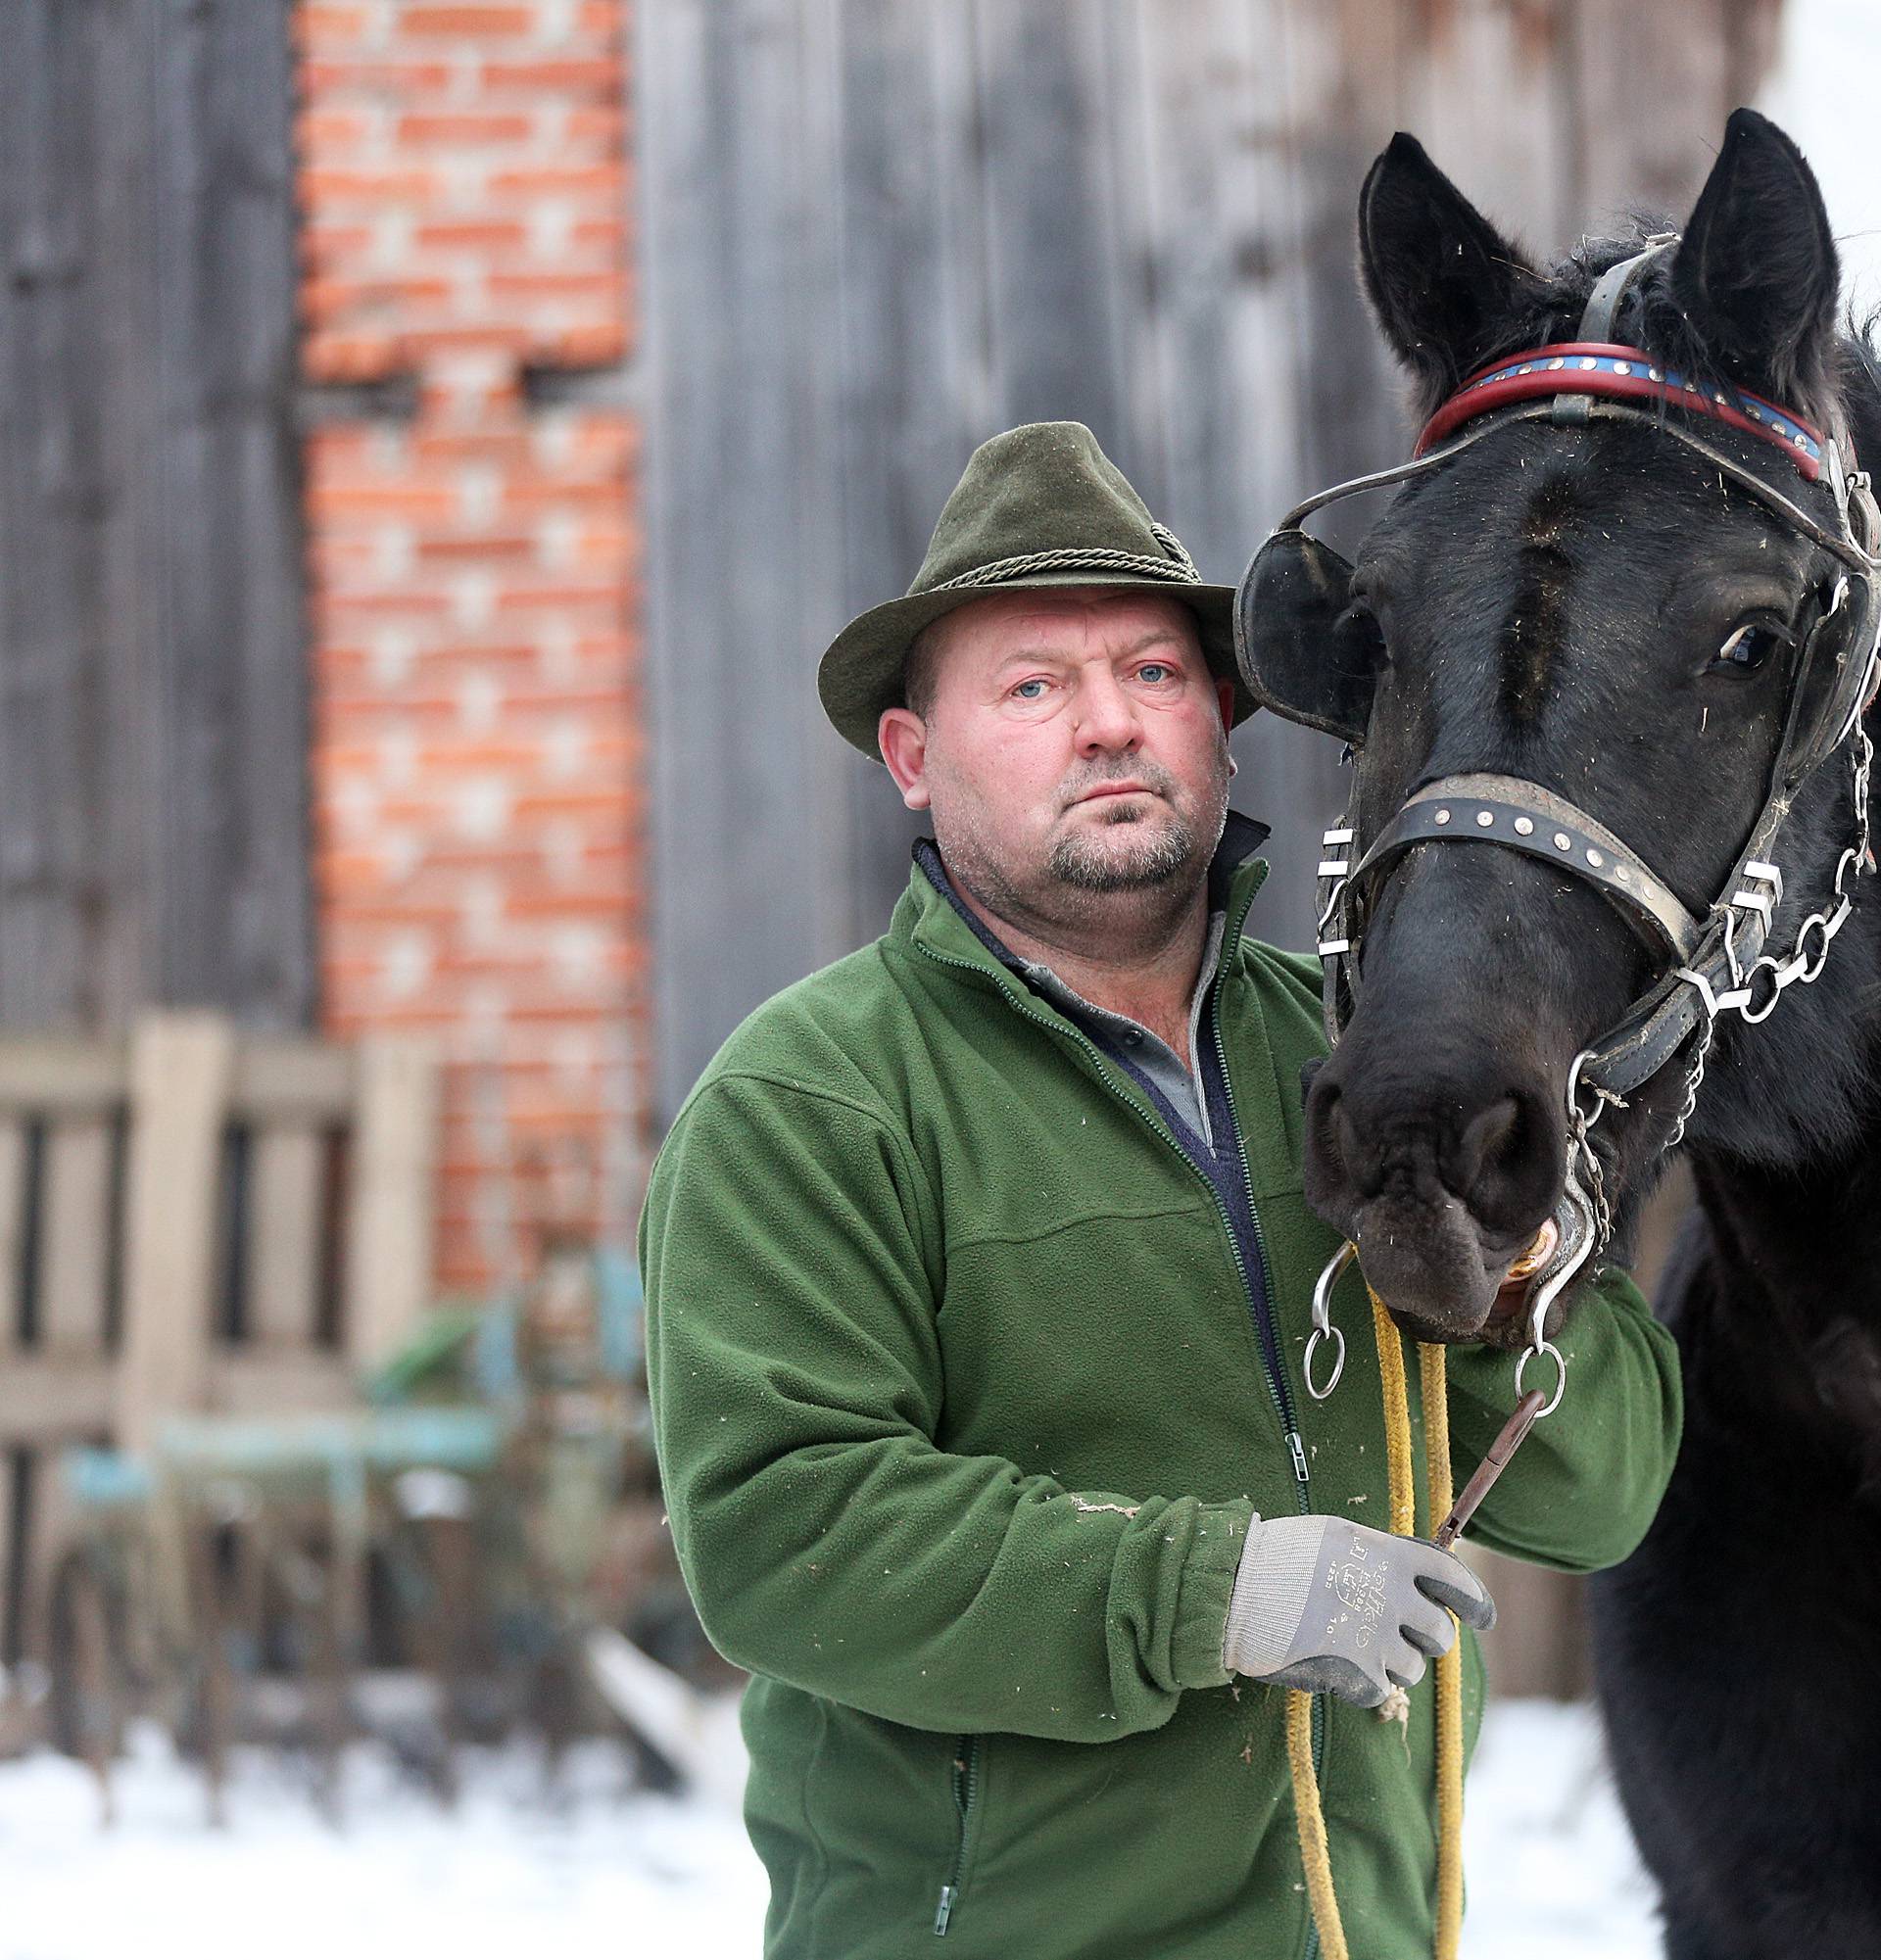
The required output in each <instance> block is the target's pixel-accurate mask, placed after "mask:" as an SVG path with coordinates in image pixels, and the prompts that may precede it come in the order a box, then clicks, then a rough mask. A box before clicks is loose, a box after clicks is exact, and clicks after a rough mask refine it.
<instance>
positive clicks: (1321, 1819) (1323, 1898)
mask: <svg viewBox="0 0 1881 1960" xmlns="http://www.w3.org/2000/svg"><path fill="white" fill-rule="evenodd" d="M1286 1760H1287V1765H1288V1767H1289V1768H1290V1769H1291V1770H1292V1772H1293V1817H1294V1821H1295V1823H1296V1824H1297V1825H1298V1826H1299V1833H1300V1863H1301V1864H1302V1865H1303V1866H1304V1867H1305V1870H1306V1900H1307V1903H1308V1904H1309V1905H1310V1906H1311V1907H1312V1908H1313V1924H1314V1925H1315V1926H1317V1927H1318V1928H1319V1930H1320V1951H1321V1953H1322V1954H1323V1955H1324V1956H1325V1960H1350V1955H1349V1954H1348V1952H1347V1950H1346V1944H1345V1927H1344V1926H1343V1925H1342V1924H1341V1922H1340V1919H1339V1901H1338V1898H1337V1896H1336V1895H1335V1894H1334V1892H1333V1890H1332V1853H1331V1851H1330V1850H1329V1849H1328V1848H1327V1846H1326V1813H1325V1812H1324V1811H1323V1810H1322V1809H1321V1808H1320V1779H1319V1777H1318V1776H1317V1775H1315V1773H1314V1770H1313V1697H1312V1696H1310V1695H1309V1694H1307V1693H1306V1692H1305V1690H1304V1689H1300V1688H1289V1689H1288V1690H1287V1691H1286Z"/></svg>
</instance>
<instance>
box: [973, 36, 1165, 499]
mask: <svg viewBox="0 0 1881 1960" xmlns="http://www.w3.org/2000/svg"><path fill="white" fill-rule="evenodd" d="M973 20H974V34H975V39H976V43H977V47H978V63H979V72H980V114H981V119H982V124H983V127H984V130H985V143H986V149H985V159H986V161H985V165H984V171H985V185H986V191H985V195H986V201H987V252H988V263H989V279H990V284H991V293H992V318H993V347H994V357H995V370H994V371H995V387H996V391H997V392H996V397H995V402H994V410H993V412H994V417H995V420H996V422H997V424H998V426H1000V427H1007V426H1010V425H1012V424H1014V423H1018V422H1032V421H1045V420H1060V419H1064V418H1070V419H1072V420H1075V421H1080V422H1084V423H1085V424H1087V425H1088V426H1089V427H1090V429H1091V430H1092V431H1093V432H1094V433H1095V434H1096V436H1097V439H1098V441H1099V442H1100V443H1102V444H1103V445H1104V448H1105V450H1106V451H1107V452H1108V453H1109V454H1111V455H1112V457H1113V458H1114V459H1115V461H1116V462H1117V464H1118V465H1119V467H1120V468H1122V470H1123V471H1124V473H1125V475H1127V476H1129V477H1131V478H1132V479H1133V480H1135V479H1136V478H1138V477H1139V476H1144V474H1145V466H1146V465H1147V467H1148V470H1149V471H1150V472H1151V473H1150V474H1149V475H1148V476H1147V477H1146V478H1145V481H1144V482H1142V483H1140V484H1139V485H1138V487H1139V488H1140V489H1142V490H1144V492H1145V495H1146V496H1154V495H1155V494H1156V493H1157V492H1159V491H1160V490H1161V489H1162V488H1163V486H1162V484H1161V483H1160V482H1159V481H1157V480H1156V478H1157V477H1159V476H1160V470H1158V469H1157V468H1156V459H1155V458H1154V457H1150V456H1138V455H1135V454H1132V448H1131V444H1130V441H1129V435H1130V427H1129V423H1128V420H1127V418H1126V416H1125V413H1124V406H1123V374H1122V350H1121V347H1120V344H1119V342H1120V322H1119V312H1118V293H1119V285H1120V281H1121V277H1122V270H1121V267H1120V265H1119V263H1118V257H1117V236H1116V227H1115V224H1114V223H1113V221H1112V213H1113V209H1114V198H1115V187H1114V184H1113V181H1112V175H1111V168H1110V159H1109V155H1108V141H1107V136H1106V128H1105V123H1106V116H1107V110H1108V105H1107V104H1106V103H1105V101H1104V99H1103V73H1104V68H1103V38H1102V37H1103V21H1102V15H1101V10H1099V9H1097V8H1095V7H1064V6H1061V5H1058V4H1056V0H978V4H977V5H976V6H975V8H974V10H973ZM988 433H990V431H989V432H988Z"/></svg>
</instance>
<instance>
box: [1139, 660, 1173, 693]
mask: <svg viewBox="0 0 1881 1960" xmlns="http://www.w3.org/2000/svg"><path fill="white" fill-rule="evenodd" d="M1175 672H1176V669H1175V668H1174V667H1172V666H1171V665H1170V664H1169V662H1168V661H1167V660H1151V661H1150V662H1149V663H1148V664H1147V665H1146V666H1142V667H1138V668H1137V669H1136V678H1137V679H1138V680H1139V681H1147V682H1149V684H1150V685H1151V686H1152V687H1154V686H1155V684H1156V683H1157V682H1158V681H1167V680H1168V679H1169V678H1170V677H1171V676H1172V675H1173V674H1174V673H1175Z"/></svg>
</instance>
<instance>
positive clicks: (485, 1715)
mask: <svg viewBox="0 0 1881 1960" xmlns="http://www.w3.org/2000/svg"><path fill="white" fill-rule="evenodd" d="M564 1182H565V1180H564ZM537 1209H538V1215H537V1217H536V1219H535V1220H534V1227H533V1237H534V1240H535V1248H534V1255H533V1260H532V1269H531V1272H530V1275H529V1277H528V1278H527V1279H526V1280H525V1281H524V1282H523V1283H522V1284H521V1285H520V1286H518V1287H516V1288H514V1289H512V1290H511V1291H509V1292H508V1293H506V1294H505V1295H503V1296H501V1297H499V1298H498V1299H496V1300H495V1301H493V1302H491V1303H489V1304H487V1305H484V1306H480V1307H471V1308H462V1309H458V1310H455V1311H445V1312H440V1313H438V1314H436V1315H433V1316H432V1317H431V1318H429V1319H428V1320H427V1321H425V1322H424V1323H423V1324H422V1326H421V1327H420V1328H419V1329H418V1331H417V1332H416V1334H415V1335H414V1336H413V1337H412V1338H411V1340H410V1342H409V1343H408V1344H407V1345H406V1346H405V1347H404V1348H403V1349H402V1350H401V1352H400V1353H399V1354H397V1355H396V1356H395V1357H394V1358H393V1359H392V1360H391V1361H390V1362H388V1363H386V1364H385V1365H384V1366H382V1367H381V1368H380V1369H378V1370H377V1372H376V1373H375V1374H374V1375H373V1376H372V1378H371V1379H370V1380H369V1381H368V1382H366V1383H365V1384H364V1385H363V1386H364V1395H363V1398H362V1401H363V1406H362V1407H360V1408H358V1409H356V1410H350V1411H343V1412H337V1413H320V1414H293V1415H278V1416H272V1417H266V1418H264V1417H257V1416H205V1415H193V1416H188V1417H176V1418H171V1419H169V1420H167V1421H164V1422H162V1423H160V1424H158V1425H157V1426H156V1427H155V1429H154V1431H153V1433H152V1436H151V1439H150V1441H149V1443H148V1445H147V1447H146V1448H145V1449H144V1450H142V1451H141V1452H138V1453H136V1454H130V1453H126V1452H121V1451H116V1450H101V1449H95V1448H76V1449H72V1450H69V1451H68V1452H67V1453H66V1454H65V1457H64V1458H63V1462H62V1470H63V1474H64V1479H65V1506H64V1508H65V1511H66V1515H67V1517H68V1519H69V1527H68V1532H67V1536H66V1543H65V1549H64V1551H63V1552H62V1554H61V1555H60V1557H59V1559H58V1562H57V1564H56V1566H55V1569H54V1572H53V1577H52V1586H51V1597H50V1609H51V1615H52V1624H51V1635H52V1638H51V1641H50V1643H49V1662H50V1670H51V1679H50V1691H49V1697H48V1704H49V1714H50V1719H51V1727H52V1733H53V1739H54V1741H55V1743H56V1744H57V1745H59V1746H60V1747H62V1748H64V1749H66V1750H68V1751H69V1752H71V1753H72V1754H73V1755H76V1756H78V1757H80V1758H82V1759H83V1760H85V1761H86V1762H87V1763H89V1764H90V1765H91V1767H92V1768H93V1770H94V1772H95V1774H96V1776H97V1778H98V1782H99V1787H100V1792H101V1796H102V1801H103V1805H104V1810H105V1815H106V1816H107V1818H109V1817H110V1815H111V1809H112V1782H111V1766H112V1763H113V1761H114V1759H115V1758H116V1757H117V1756H118V1754H119V1753H120V1752H121V1747H122V1745H123V1742H124V1737H125V1732H126V1729H127V1727H128V1725H129V1724H130V1723H131V1722H132V1721H133V1720H136V1719H155V1720H156V1721H158V1722H159V1723H160V1724H162V1725H163V1726H164V1727H166V1728H167V1729H168V1730H169V1733H170V1735H171V1736H172V1738H173V1739H174V1741H175V1743H176V1745H177V1746H178V1747H179V1748H180V1749H182V1750H184V1751H185V1752H187V1753H188V1754H189V1755H191V1756H193V1757H194V1758H196V1759H197V1760H199V1761H200V1763H201V1765H202V1767H203V1770H204V1774H205V1778H206V1781H207V1786H208V1793H209V1806H210V1812H211V1815H212V1817H216V1818H219V1816H220V1814H221V1807H222V1802H223V1790H224V1783H225V1777H226V1769H227V1760H228V1753H229V1750H230V1748H231V1747H232V1746H233V1745H235V1744H236V1743H238V1742H243V1741H272V1742H275V1743H277V1744H282V1745H291V1746H294V1747H296V1748H298V1749H300V1750H302V1751H304V1752H305V1755H306V1757H307V1760H308V1761H309V1763H310V1765H311V1767H312V1772H313V1783H314V1792H315V1794H316V1796H317V1798H318V1800H319V1801H320V1803H321V1805H322V1807H323V1808H325V1809H326V1810H328V1811H329V1812H330V1813H337V1812H338V1810H339V1808H340V1804H341V1794H342V1792H341V1767H342V1762H343V1756H344V1748H345V1745H346V1744H347V1743H348V1742H349V1741H351V1740H353V1739H354V1738H355V1737H357V1736H360V1735H362V1734H372V1735H376V1736H378V1737H380V1738H381V1739H382V1740H384V1741H385V1742H387V1743H388V1744H390V1745H392V1746H393V1747H395V1748H396V1749H397V1750H398V1751H399V1752H400V1753H401V1754H402V1755H403V1756H404V1757H405V1758H406V1759H407V1760H408V1761H409V1762H410V1764H411V1765H412V1766H413V1768H414V1769H417V1770H419V1771H421V1772H422V1773H423V1774H424V1775H426V1776H427V1777H428V1778H429V1779H430V1780H431V1781H432V1782H433V1783H434V1785H435V1787H436V1788H437V1790H438V1791H439V1793H440V1794H441V1795H443V1796H444V1797H445V1798H446V1799H447V1800H449V1799H450V1798H451V1797H453V1796H454V1795H455V1793H456V1790H457V1783H458V1751H459V1749H460V1747H461V1745H463V1744H465V1743H466V1742H472V1741H492V1740H495V1739H497V1738H499V1737H501V1736H504V1735H508V1734H514V1733H516V1732H518V1731H523V1732H526V1733H528V1734H530V1735H532V1736H535V1737H537V1738H538V1739H539V1740H540V1742H541V1745H542V1747H543V1751H544V1763H545V1773H546V1776H547V1777H548V1778H549V1779H550V1781H551V1782H553V1777H554V1773H555V1767H556V1764H557V1762H558V1760H559V1757H560V1754H561V1751H562V1749H563V1747H564V1746H565V1745H566V1744H567V1743H568V1742H569V1741H570V1740H571V1739H573V1738H574V1737H575V1736H577V1735H579V1734H583V1733H587V1732H591V1731H593V1730H594V1729H595V1728H596V1727H598V1726H606V1725H607V1724H609V1723H610V1722H612V1721H615V1720H618V1721H620V1722H622V1723H623V1724H624V1725H625V1730H626V1734H627V1736H628V1738H629V1739H630V1742H631V1745H632V1746H633V1747H634V1748H635V1750H636V1751H637V1753H638V1755H639V1757H640V1763H641V1768H642V1771H643V1774H645V1775H647V1776H649V1777H650V1778H651V1780H653V1781H670V1780H672V1779H673V1778H675V1777H684V1778H687V1779H688V1780H699V1779H701V1778H702V1779H703V1780H705V1781H707V1782H710V1781H712V1780H713V1778H714V1768H713V1757H714V1755H715V1753H716V1751H715V1750H714V1749H713V1748H712V1747H711V1745H710V1744H709V1742H708V1741H707V1738H708V1737H709V1734H710V1732H711V1728H712V1724H711V1722H710V1719H709V1713H708V1711H709V1710H710V1709H711V1708H712V1707H713V1706H714V1705H716V1704H715V1701H714V1700H713V1698H711V1697H702V1696H701V1695H700V1694H699V1684H705V1683H710V1684H715V1685H721V1686H722V1685H725V1684H727V1683H728V1682H729V1681H730V1679H731V1676H730V1675H729V1672H728V1671H727V1670H726V1669H724V1667H723V1665H722V1663H719V1662H717V1660H716V1657H715V1656H713V1655H712V1654H711V1651H710V1649H709V1648H708V1647H707V1646H706V1644H705V1642H704V1640H703V1636H702V1635H701V1634H700V1633H699V1628H698V1624H697V1621H696V1620H695V1619H694V1618H693V1615H692V1612H691V1608H690V1606H689V1604H688V1603H687V1601H686V1597H685V1592H684V1588H683V1586H682V1585H681V1583H680V1581H679V1576H678V1571H677V1567H676V1564H675V1562H674V1560H673V1556H672V1553H671V1547H670V1541H669V1539H668V1537H667V1534H666V1532H665V1529H664V1520H663V1517H662V1513H661V1506H660V1502H659V1497H658V1490H657V1483H656V1479H655V1473H654V1466H653V1462H652V1455H651V1443H650V1439H649V1425H648V1414H647V1408H646V1398H645V1391H644V1388H643V1386H642V1379H641V1320H640V1311H641V1297H640V1288H639V1281H638V1275H637V1274H636V1273H635V1271H634V1269H633V1267H632V1266H631V1265H630V1264H629V1263H628V1262H627V1261H626V1260H624V1259H623V1258H622V1257H621V1256H620V1255H619V1254H617V1253H615V1252H612V1251H611V1250H609V1249H607V1248H605V1247H603V1246H602V1245H600V1244H598V1243H596V1242H595V1240H594V1239H593V1237H592V1236H591V1235H590V1234H589V1233H588V1231H587V1230H586V1228H585V1227H584V1226H583V1224H582V1223H581V1222H580V1219H581V1214H582V1209H583V1208H582V1207H581V1206H579V1205H576V1204H571V1203H568V1202H567V1201H566V1193H565V1191H564V1192H562V1193H560V1194H559V1195H558V1194H557V1192H556V1190H555V1179H554V1178H546V1179H545V1180H544V1196H543V1197H542V1199H541V1200H540V1202H539V1205H538V1208H537Z"/></svg>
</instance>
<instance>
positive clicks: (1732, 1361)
mask: <svg viewBox="0 0 1881 1960" xmlns="http://www.w3.org/2000/svg"><path fill="white" fill-rule="evenodd" d="M1859 888H1860V891H1861V900H1860V902H1857V909H1856V911H1855V913H1854V914H1853V915H1852V916H1851V917H1850V920H1849V922H1848V925H1847V927H1846V928H1845V929H1844V931H1843V932H1842V934H1841V935H1840V936H1839V937H1838V939H1837V941H1836V943H1835V946H1834V948H1833V949H1832V951H1831V954H1830V957H1829V960H1828V963H1827V966H1826V967H1825V969H1824V971H1823V974H1822V977H1821V979H1820V980H1818V981H1817V982H1816V983H1815V984H1813V985H1811V986H1808V987H1803V988H1792V989H1791V997H1786V998H1785V1000H1784V1001H1783V1003H1782V1004H1781V1005H1780V1006H1779V1007H1778V1009H1777V1011H1776V1013H1775V1014H1774V1015H1773V1016H1772V1017H1771V1019H1770V1020H1769V1021H1768V1022H1767V1023H1765V1024H1763V1025H1761V1026H1760V1027H1743V1026H1736V1027H1733V1028H1731V1029H1730V1030H1729V1031H1728V1034H1727V1033H1726V1030H1724V1029H1723V1028H1720V1030H1719V1041H1718V1044H1717V1045H1718V1052H1717V1054H1716V1057H1715V1062H1714V1066H1713V1067H1712V1070H1711V1071H1710V1072H1709V1073H1708V1076H1707V1079H1706V1084H1705V1087H1704V1089H1703V1091H1702V1092H1701V1097H1700V1102H1701V1108H1702V1110H1703V1119H1702V1121H1695V1122H1694V1124H1693V1134H1692V1143H1691V1147H1690V1153H1689V1154H1690V1161H1691V1166H1692V1171H1693V1176H1694V1180H1695V1182H1696V1185H1697V1188H1698V1199H1699V1205H1700V1208H1701V1209H1702V1211H1703V1212H1704V1214H1705V1218H1706V1221H1707V1223H1708V1225H1709V1227H1710V1236H1711V1255H1712V1271H1711V1274H1710V1276H1709V1278H1708V1279H1707V1280H1706V1281H1705V1282H1704V1283H1702V1284H1699V1285H1696V1286H1689V1285H1688V1286H1687V1288H1686V1289H1685V1291H1686V1297H1685V1299H1684V1300H1682V1301H1680V1302H1676V1303H1673V1304H1674V1308H1675V1311H1676V1312H1677V1313H1678V1314H1679V1315H1681V1316H1682V1317H1684V1318H1685V1321H1686V1325H1687V1329H1688V1333H1689V1338H1688V1340H1687V1342H1686V1347H1687V1356H1688V1370H1689V1371H1690V1372H1693V1373H1695V1374H1696V1373H1702V1374H1703V1375H1704V1376H1705V1377H1706V1379H1707V1381H1708V1384H1709V1385H1710V1387H1711V1389H1712V1394H1713V1398H1714V1399H1715V1398H1716V1397H1718V1396H1723V1397H1726V1398H1728V1399H1730V1400H1731V1401H1733V1402H1736V1403H1738V1404H1741V1405H1742V1406H1743V1407H1744V1409H1745V1410H1746V1412H1747V1413H1748V1412H1750V1411H1752V1410H1754V1411H1755V1417H1756V1419H1757V1420H1758V1421H1760V1422H1762V1423H1766V1424H1770V1425H1774V1426H1775V1427H1777V1428H1779V1429H1783V1430H1787V1431H1788V1432H1789V1433H1790V1434H1791V1435H1792V1436H1793V1437H1796V1438H1798V1439H1807V1442H1808V1446H1809V1448H1810V1449H1812V1450H1813V1451H1815V1452H1816V1453H1817V1454H1822V1453H1825V1452H1826V1453H1828V1454H1829V1455H1830V1456H1831V1457H1833V1458H1835V1459H1836V1460H1838V1461H1843V1460H1845V1459H1848V1458H1856V1459H1858V1467H1859V1470H1860V1473H1861V1474H1862V1476H1863V1478H1864V1480H1867V1479H1872V1480H1874V1481H1876V1482H1881V1126H1878V1125H1876V1124H1874V1123H1872V1122H1871V1121H1870V1120H1869V1112H1870V1111H1871V1109H1872V1107H1873V1103H1874V1099H1875V1096H1876V1094H1877V1091H1881V1011H1878V1010H1881V885H1877V884H1876V882H1875V881H1873V880H1872V879H1869V880H1864V881H1863V883H1862V885H1861V887H1859ZM1779 1023H1782V1024H1784V1026H1783V1027H1782V1028H1780V1029H1779V1027H1778V1024H1779ZM1713 1332H1714V1333H1715V1338H1708V1336H1709V1335H1711V1334H1712V1333H1713Z"/></svg>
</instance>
